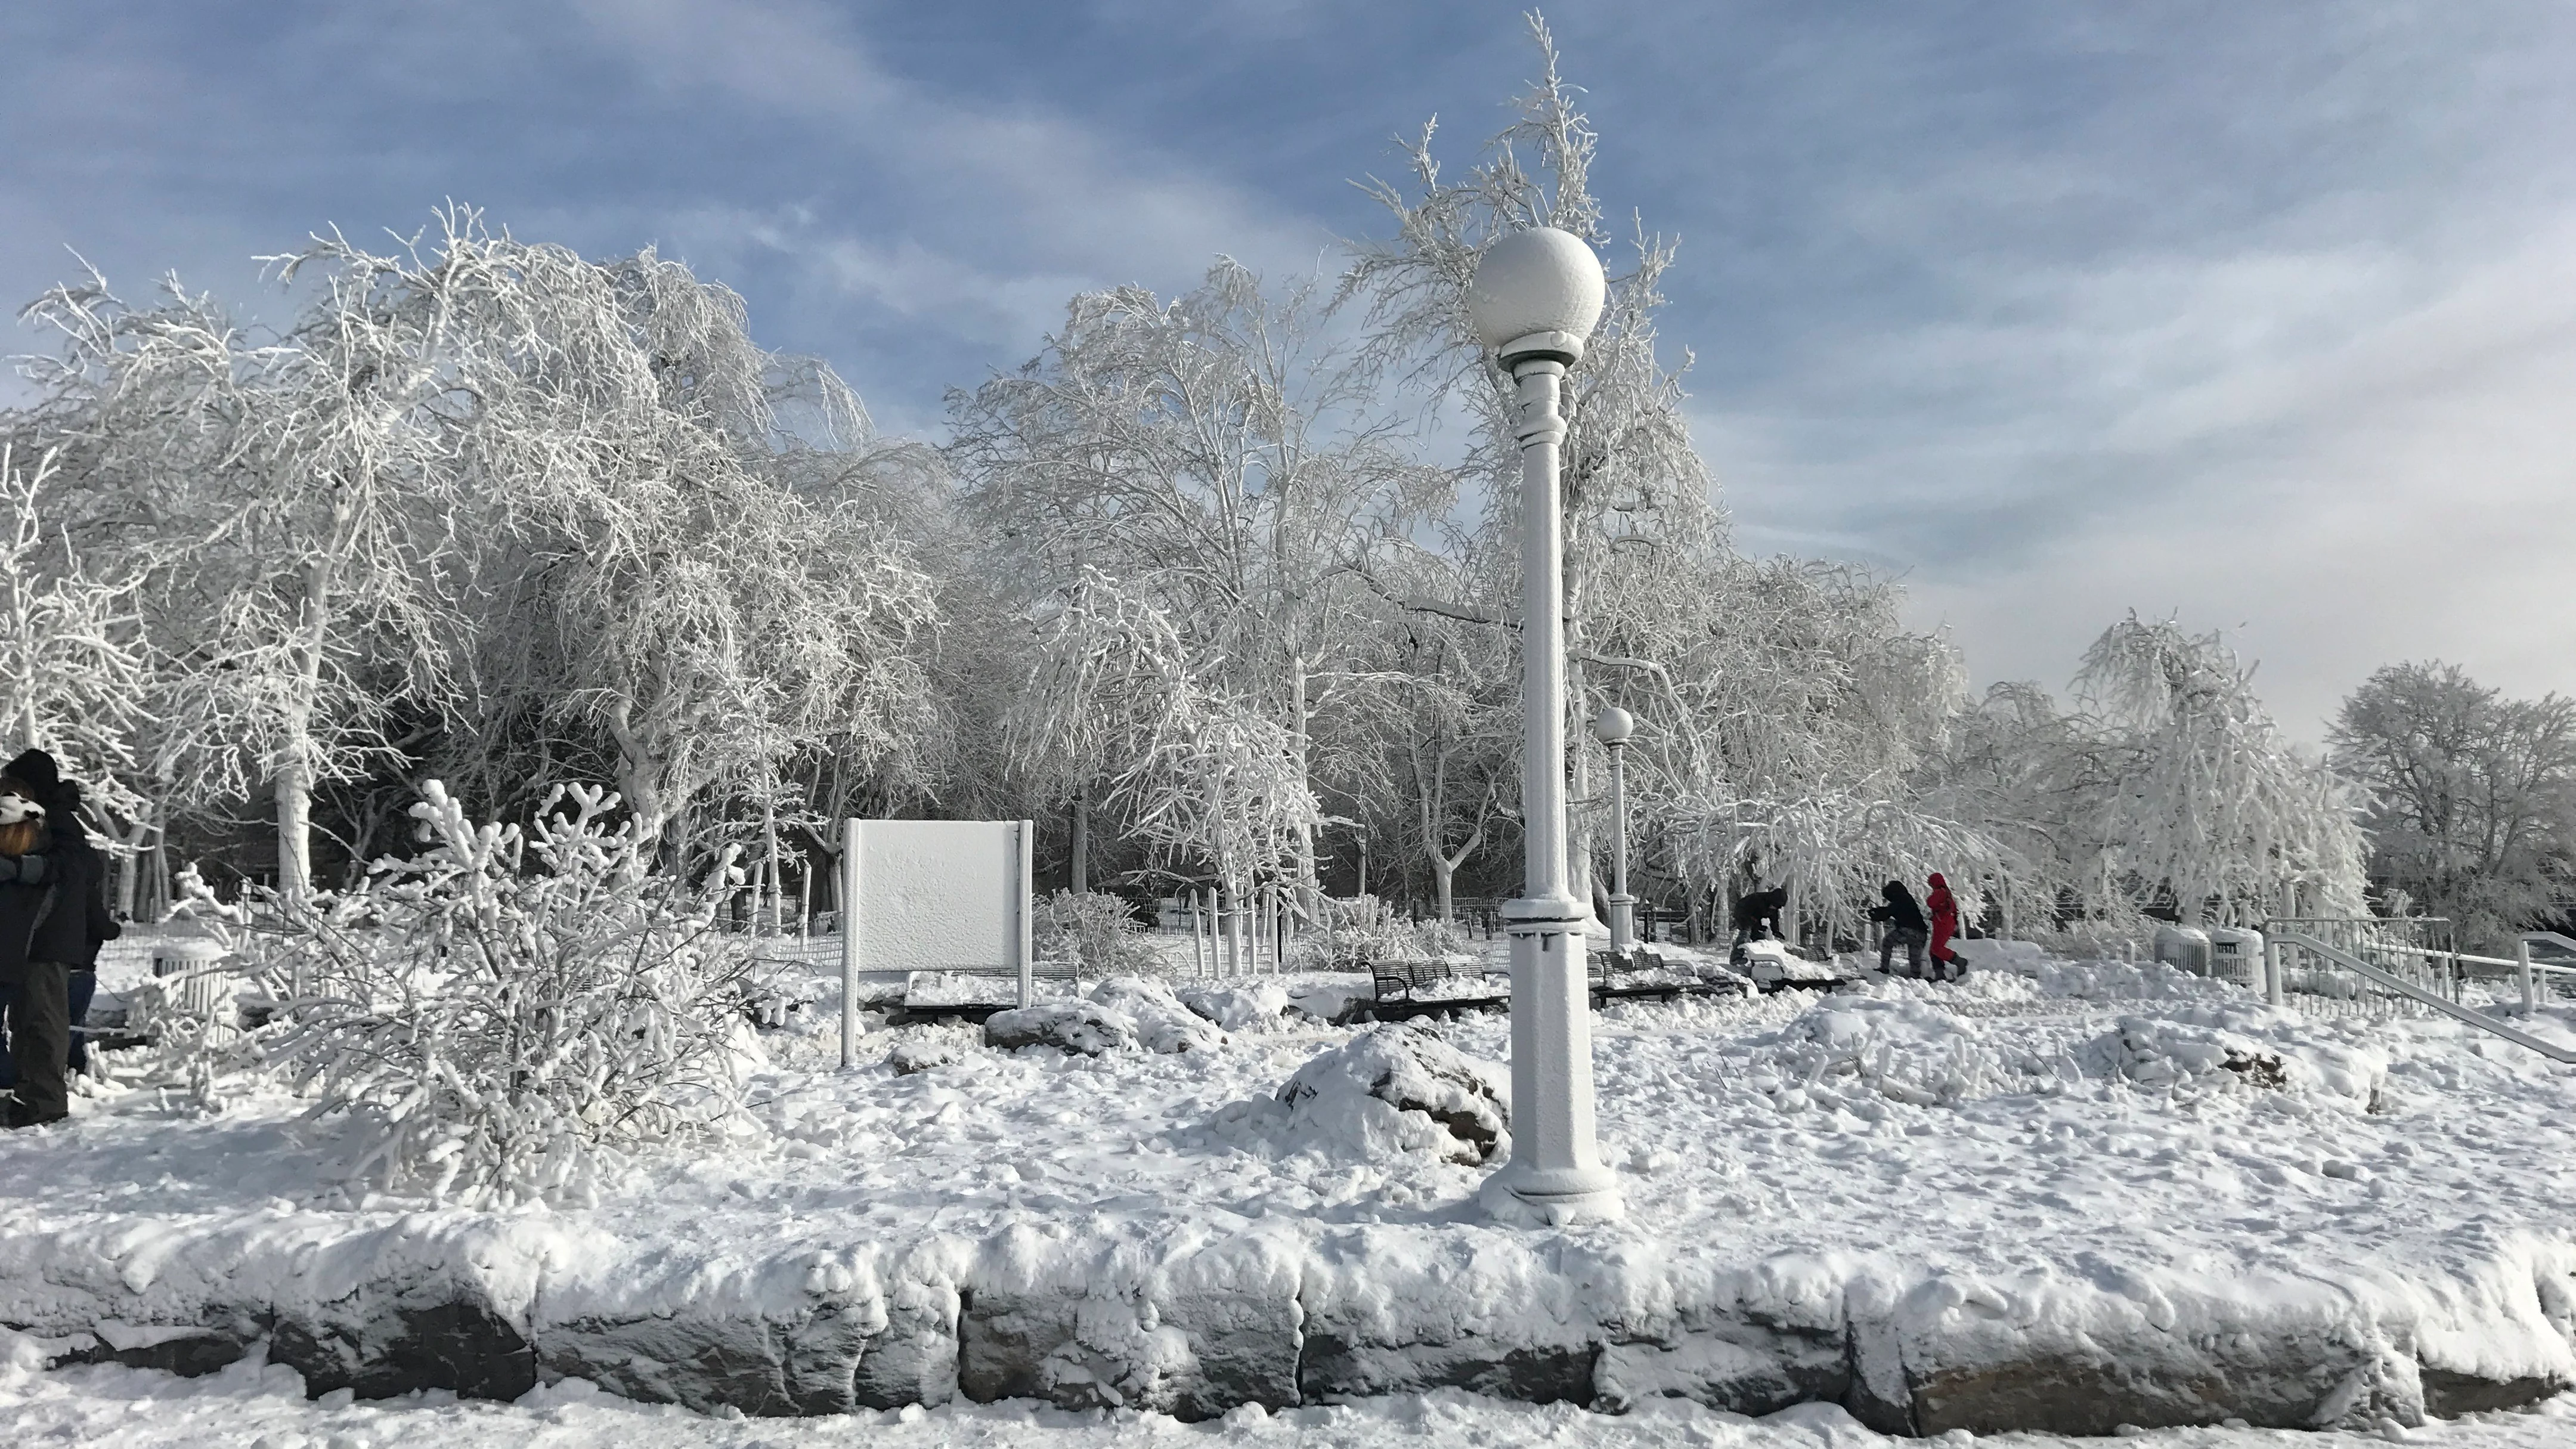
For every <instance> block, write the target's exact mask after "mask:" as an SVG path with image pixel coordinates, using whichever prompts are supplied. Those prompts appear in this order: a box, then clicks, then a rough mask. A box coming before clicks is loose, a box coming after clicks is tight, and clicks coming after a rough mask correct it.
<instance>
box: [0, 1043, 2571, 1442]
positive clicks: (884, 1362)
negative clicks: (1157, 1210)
mask: <svg viewBox="0 0 2576 1449" xmlns="http://www.w3.org/2000/svg"><path fill="white" fill-rule="evenodd" d="M1394 1044H1396V1043H1390V1045H1394ZM1372 1100H1378V1099H1372ZM1379 1105H1381V1106H1385V1105H1387V1104H1385V1103H1384V1102H1383V1101H1382V1100H1381V1101H1379ZM2470 1235H2471V1236H2474V1237H2475V1238H2476V1239H2477V1241H2476V1242H2475V1244H2474V1245H2473V1247H2471V1251H2470V1252H2469V1253H2467V1254H2466V1255H2465V1256H2464V1257H2463V1258H2462V1259H2461V1260H2460V1261H2458V1262H2457V1263H2456V1264H2455V1265H2454V1266H2453V1267H2451V1268H2450V1269H2448V1270H2447V1271H2446V1270H2439V1269H2436V1270H2432V1271H2429V1272H2428V1271H2426V1268H2425V1267H2424V1266H2421V1265H2419V1266H2416V1267H2415V1268H2413V1269H2412V1271H2409V1270H2408V1269H2407V1268H2405V1267H2401V1266H2400V1265H2398V1264H2394V1263H2390V1264H2385V1265H2379V1266H2374V1267H2371V1268H2368V1269H2366V1270H2364V1271H2361V1272H2358V1273H2347V1274H2345V1275H2341V1276H2337V1277H2335V1278H2332V1279H2328V1278H2324V1277H2313V1276H2308V1275H2303V1274H2292V1275H2281V1274H2263V1273H2256V1274H2250V1275H2248V1274H2238V1275H2234V1276H2231V1277H2227V1278H2223V1279H2212V1278H2208V1277H2202V1276H2196V1275H2158V1276H2155V1277H2152V1278H2150V1277H2148V1276H2145V1275H2141V1274H2136V1273H2131V1272H2128V1271H2126V1270H2121V1269H2118V1268H2116V1267H2114V1266H2113V1265H2108V1264H2096V1265H2094V1266H2093V1268H2092V1269H2091V1271H2090V1275H2089V1276H2077V1275H2069V1274H2062V1273H2045V1272H2043V1273H2033V1274H2028V1275H2014V1276H2004V1277H1993V1278H1987V1277H1978V1276H1972V1275H1961V1274H1955V1273H1950V1272H1945V1271H1941V1270H1937V1269H1930V1270H1927V1269H1925V1268H1922V1267H1919V1266H1912V1265H1908V1264H1905V1263H1901V1262H1896V1261H1891V1260H1887V1259H1884V1258H1880V1257H1874V1256H1872V1257H1860V1258H1836V1259H1830V1260H1829V1259H1825V1258H1819V1257H1815V1256H1811V1255H1802V1254H1794V1253H1780V1254H1773V1255H1769V1256H1766V1257H1762V1258H1760V1259H1756V1260H1751V1261H1745V1260H1736V1259H1731V1258H1729V1257H1728V1256H1727V1255H1726V1254H1725V1252H1724V1250H1723V1246H1722V1245H1711V1244H1705V1243H1682V1242H1673V1241H1666V1240H1661V1239H1654V1238H1646V1237H1621V1236H1606V1237H1605V1236H1601V1235H1598V1234H1595V1235H1579V1234H1565V1233H1519V1232H1511V1231H1506V1230H1502V1229H1497V1228H1493V1227H1489V1226H1485V1225H1482V1224H1478V1223H1462V1222H1450V1223H1438V1222H1425V1223H1420V1224H1412V1225H1388V1224H1378V1225H1352V1226H1336V1225H1332V1224H1328V1223H1323V1222H1319V1221H1313V1220H1283V1219H1277V1218H1272V1219H1265V1220H1259V1221H1252V1222H1240V1223H1238V1224H1237V1225H1235V1226H1234V1227H1232V1228H1219V1227H1218V1226H1217V1225H1215V1224H1212V1223H1209V1222H1205V1221H1195V1220H1183V1219H1163V1220H1157V1221H1147V1220H1130V1221H1128V1222H1126V1223H1124V1224H1120V1223H1117V1222H1114V1221H1107V1222H1099V1223H1096V1224H1095V1225H1094V1227H1093V1228H1092V1229H1091V1230H1089V1231H1085V1232H1067V1231H1066V1230H1065V1227H1064V1224H1062V1223H1061V1222H1059V1221H1055V1220H1051V1219H1045V1218H1032V1219H1029V1220H1027V1221H1024V1222H1020V1223H1017V1224H1014V1225H1011V1226H1008V1227H1005V1228H1003V1229H1001V1230H1000V1231H998V1232H996V1233H993V1234H991V1235H988V1236H984V1237H980V1238H971V1239H970V1238H960V1237H954V1236H950V1235H945V1234H939V1233H926V1234H924V1235H923V1236H921V1237H920V1238H918V1239H917V1240H914V1241H911V1242H906V1243H867V1242H863V1243H848V1244H825V1243H806V1244H793V1243H790V1244H780V1245H775V1246H761V1245H755V1244H744V1245H741V1246H740V1247H738V1248H729V1247H723V1246H718V1245H707V1244H680V1243H632V1242H627V1241H624V1240H621V1239H619V1238H617V1237H615V1236H613V1235H610V1234H607V1233H604V1232H600V1231H598V1230H595V1229H585V1228H577V1227H572V1226H570V1225H567V1224H565V1223H563V1222H561V1221H560V1220H549V1219H546V1218H542V1217H532V1216H526V1215H514V1216H495V1215H490V1214H480V1213H464V1212H452V1213H451V1212H442V1213H420V1214H411V1215H393V1214H382V1215H376V1216H375V1217H374V1218H373V1219H372V1220H371V1221H367V1222H364V1223H352V1222H350V1221H348V1220H347V1219H345V1218H337V1217H333V1216H329V1215H320V1214H284V1215H272V1214H250V1215H241V1216H233V1217H194V1218H189V1217H181V1218H147V1217H138V1216H132V1215H122V1214H95V1215H87V1216H85V1217H84V1218H82V1219H79V1220H75V1221H64V1220H60V1219H57V1220H55V1221H53V1222H50V1223H47V1222H43V1221H40V1220H38V1219H36V1218H35V1217H34V1216H33V1215H32V1214H23V1213H22V1214H14V1215H11V1217H10V1218H8V1219H7V1220H5V1221H0V1325H5V1326H6V1327H8V1328H10V1329H12V1330H15V1331H17V1332H20V1333H24V1334H27V1335H29V1336H30V1337H32V1338H35V1339H36V1340H38V1349H39V1351H40V1352H41V1353H42V1354H43V1356H44V1358H45V1359H46V1360H47V1361H48V1362H50V1363H54V1364H61V1363H69V1362H99V1361H103V1360H111V1359H112V1360H115V1361H118V1362H124V1363H130V1364H136V1365H143V1366H151V1367H161V1368H168V1369H171V1370H173V1371H177V1372H182V1373H189V1372H206V1371H209V1370H211V1369H213V1368H217V1367H220V1366H221V1364H222V1363H224V1362H227V1361H230V1360H231V1359H234V1358H238V1357H239V1356H241V1355H242V1354H243V1353H246V1352H249V1351H251V1350H252V1349H253V1348H254V1347H257V1346H259V1345H261V1344H263V1343H264V1344H265V1346H266V1351H267V1353H268V1355H269V1358H270V1360H271V1361H272V1362H280V1363H284V1364H287V1365H289V1366H291V1367H293V1368H295V1369H296V1370H297V1371H298V1372H299V1373H301V1374H303V1375H304V1377H305V1382H306V1385H307V1388H308V1390H309V1391H310V1392H313V1393H315V1394H321V1393H325V1392H328V1391H331V1390H333V1389H339V1388H348V1389H351V1390H353V1391H355V1392H356V1393H358V1394H359V1395H362V1396H366V1397H383V1396H388V1395H394V1394H400V1393H404V1392H407V1391H410V1390H414V1389H426V1388H447V1389H453V1390H455V1391H457V1392H458V1393H460V1394H465V1395H468V1396H475V1397H489V1398H510V1397H514V1396H516V1395H517V1394H519V1393H523V1392H525V1391H526V1390H527V1389H528V1388H529V1387H530V1386H532V1384H534V1383H537V1382H554V1381H557V1380H559V1379H563V1378H582V1379H586V1380H590V1381H592V1382H595V1383H597V1384H599V1385H601V1386H602V1387H604V1388H607V1389H609V1390H610V1391H612V1392H615V1393H618V1394H621V1395H624V1396H627V1397H630V1398H634V1399H639V1400H645V1401H653V1402H671V1403H679V1404H684V1405H687V1406H689V1407H691V1408H695V1409H698V1410H701V1411H713V1410H720V1409H725V1408H731V1409H735V1410H740V1411H744V1412H748V1413H753V1414H763V1415H800V1414H826V1413H843V1412H848V1411H850V1410H852V1409H855V1408H891V1407H900V1406H902V1405H904V1404H909V1403H922V1404H932V1405H935V1404H939V1403H944V1402H947V1401H948V1400H950V1399H952V1398H955V1397H960V1396H963V1397H965V1398H969V1399H973V1400H977V1401H991V1400H995V1399H1005V1398H1024V1399H1036V1400H1041V1401H1045V1402H1050V1403H1053V1404H1055V1405H1057V1406H1059V1407H1063V1408H1073V1409H1084V1408H1102V1407H1123V1408H1130V1409H1138V1410H1152V1411H1156V1412H1163V1413H1171V1414H1175V1415H1178V1416H1180V1417H1183V1418H1187V1419H1204V1418H1210V1417H1214V1416H1216V1415H1218V1414H1222V1413H1223V1412H1225V1411H1226V1410H1227V1409H1229V1408H1231V1407H1233V1406H1235V1405H1238V1404H1244V1403H1259V1404H1263V1405H1264V1406H1266V1407H1271V1408H1278V1407H1284V1406H1286V1405H1290V1404H1299V1403H1303V1404H1317V1403H1333V1402H1340V1401H1344V1400H1348V1399H1352V1398H1358V1397H1364V1396H1369V1395H1377V1394H1388V1393H1414V1392H1422V1391H1426V1390H1429V1389H1434V1388H1440V1387H1456V1388H1463V1389H1468V1390H1471V1391H1474V1392H1479V1393H1485V1394H1490V1395H1495V1396H1498V1397H1509V1398H1519V1399H1527V1400H1535V1401H1542V1402H1546V1401H1557V1400H1565V1401H1571V1402H1576V1403H1585V1404H1590V1405H1592V1406H1594V1407H1597V1408H1601V1409H1608V1410H1616V1409H1621V1408H1625V1407H1629V1406H1632V1405H1635V1404H1637V1403H1640V1402H1643V1401H1644V1400H1646V1399H1649V1398H1652V1397H1656V1396H1680V1397H1687V1398H1690V1399H1693V1400H1696V1401H1698V1402H1701V1403H1704V1404H1708V1405H1710V1406H1712V1407H1716V1408H1721V1409H1725V1410H1728V1411H1730V1412H1735V1413H1742V1414H1755V1415H1758V1414H1766V1413H1771V1412H1775V1411H1777V1410H1779V1409H1783V1408H1787V1407H1790V1406H1792V1405H1795V1404H1800V1403H1813V1402H1828V1403H1840V1404H1842V1405H1844V1406H1845V1407H1846V1408H1848V1409H1850V1410H1851V1411H1852V1412H1853V1413H1854V1414H1855V1415H1856V1416H1858V1417H1859V1418H1860V1419H1861V1420H1862V1421H1863V1422H1865V1423H1867V1424H1869V1425H1871V1426H1872V1427H1874V1428H1877V1429H1879V1430H1880V1431H1882V1432H1891V1433H1911V1434H1925V1435H1934V1434H1940V1433H1944V1432H1946V1431H1948V1430H1951V1429H1968V1430H1971V1431H1973V1432H1976V1433H1981V1434H1982V1433H1990V1432H2003V1431H2009V1430H2016V1429H2021V1430H2036V1431H2044V1432H2053V1433H2061V1434H2104V1433H2108V1432H2110V1431H2111V1430H2113V1429H2114V1428H2115V1427H2117V1426H2118V1425H2121V1424H2138V1425H2142V1426H2146V1427H2162V1426H2173V1425H2189V1424H2213V1423H2217V1422H2219V1421H2221V1420H2224V1419H2228V1418H2241V1419H2244V1420H2247V1421H2249V1422H2250V1423H2252V1424H2255V1425H2257V1426H2263V1427H2274V1428H2333V1427H2343V1428H2368V1427H2370V1426H2372V1425H2375V1424H2377V1423H2379V1422H2380V1421H2382V1420H2391V1421H2394V1422H2396V1423H2399V1424H2404V1425H2414V1424H2419V1423H2421V1422H2423V1421H2424V1419H2425V1418H2427V1417H2428V1416H2449V1415H2456V1414H2460V1413H2465V1412H2471V1411H2476V1410H2488V1409H2496V1408H2505V1407H2512V1406H2515V1405H2518V1404H2525V1403H2530V1402H2533V1401H2535V1400H2538V1399H2541V1398H2545V1397H2547V1396H2549V1395H2550V1394H2553V1393H2555V1392H2558V1391H2559V1390H2562V1389H2564V1388H2566V1387H2568V1386H2570V1385H2571V1384H2576V1354H2572V1353H2571V1349H2570V1345H2569V1341H2568V1337H2567V1328H2566V1327H2565V1325H2567V1324H2568V1323H2570V1322H2571V1321H2576V1287H2571V1284H2576V1243H2571V1242H2568V1241H2565V1240H2564V1239H2563V1238H2560V1237H2556V1236H2551V1237H2543V1236H2540V1235H2535V1234H2530V1233H2512V1232H2507V1233H2496V1232H2472V1233H2471V1234H2470ZM2463 1246H2469V1245H2465V1244H2464V1245H2463Z"/></svg>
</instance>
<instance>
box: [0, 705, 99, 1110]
mask: <svg viewBox="0 0 2576 1449" xmlns="http://www.w3.org/2000/svg"><path fill="white" fill-rule="evenodd" d="M8 772H9V773H10V774H12V775H14V776H16V777H17V778H19V779H21V780H24V781H26V782H27V784H29V785H30V786H32V787H34V788H35V789H36V790H37V791H38V792H40V794H41V796H42V798H41V799H40V800H39V801H38V803H39V804H41V805H43V806H44V807H45V823H46V830H47V837H46V841H45V850H44V853H43V857H42V864H41V865H40V866H38V867H37V868H36V869H35V870H34V871H30V870H29V868H28V861H27V860H22V861H21V864H20V880H21V881H22V882H25V881H26V880H27V878H28V876H29V875H31V874H33V875H37V876H39V877H40V879H41V884H26V883H21V884H18V885H15V886H13V887H10V888H9V889H8V890H7V891H5V892H0V895H5V896H7V897H10V898H12V899H7V900H0V916H8V915H13V914H14V910H13V909H12V908H13V907H14V906H15V905H16V904H18V902H17V901H15V900H14V897H16V896H17V895H19V894H21V893H29V892H32V893H36V894H38V895H45V894H47V893H49V894H50V899H49V903H48V904H46V905H45V906H44V907H43V908H42V909H41V910H39V911H37V912H36V913H35V917H36V918H35V919H34V920H33V921H32V927H33V928H32V930H30V931H29V932H28V934H27V938H26V946H25V951H24V956H23V957H20V958H17V959H14V960H13V959H11V956H14V955H15V953H14V952H11V953H10V954H9V955H0V971H7V970H8V969H9V968H10V967H12V966H15V967H16V972H15V974H16V979H17V988H18V989H17V992H16V994H15V997H14V999H13V1000H12V1001H11V1003H10V1013H9V1014H10V1022H9V1054H10V1058H11V1060H12V1062H13V1064H14V1065H15V1066H16V1067H17V1069H18V1097H17V1101H16V1102H15V1103H13V1104H12V1105H11V1106H10V1108H9V1112H8V1125H9V1126H11V1127H29V1126H39V1125H42V1124H43V1123H47V1122H58V1121H61V1120H62V1119H63V1118H64V1117H65V1116H67V1115H69V1114H70V1111H71V1090H70V1083H69V1081H68V1078H67V1074H68V1072H69V1071H70V1063H71V1041H72V1027H73V1026H74V1025H75V1023H74V1021H73V1019H72V1014H71V979H72V976H73V974H74V973H75V972H87V971H93V970H95V969H96V967H97V965H98V948H99V946H100V944H101V943H103V942H106V941H110V940H113V939H115V938H116V937H117V935H119V934H120V931H119V928H118V926H117V924H116V918H115V917H114V916H112V915H110V914H108V910H107V865H106V862H105V861H104V860H102V859H101V858H100V856H99V853H98V850H97V848H96V847H94V846H92V845H91V844H90V843H89V835H88V833H87V832H85V831H83V830H82V829H81V825H80V819H79V815H80V789H79V787H78V786H77V785H73V784H71V783H70V782H68V781H66V780H64V779H63V778H62V775H61V771H60V769H59V767H57V766H56V765H55V763H54V757H53V756H51V755H49V754H47V753H45V752H44V751H43V750H29V751H27V752H26V753H24V754H22V755H20V756H18V758H16V759H14V760H11V761H10V762H9V765H8ZM30 859H32V858H30ZM6 935H7V937H8V939H7V940H6V941H5V942H0V949H5V948H8V947H14V946H15V945H16V943H17V933H16V931H15V929H14V928H12V929H10V930H8V931H7V932H6ZM94 979H95V978H93V980H94Z"/></svg>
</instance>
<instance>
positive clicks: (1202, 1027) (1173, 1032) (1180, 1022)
mask: <svg viewBox="0 0 2576 1449" xmlns="http://www.w3.org/2000/svg"><path fill="white" fill-rule="evenodd" d="M1091 1000H1092V1003H1093V1004H1094V1005H1097V1006H1103V1007H1106V1008H1108V1009H1109V1010H1111V1011H1115V1012H1120V1013H1123V1014H1124V1015H1125V1016H1126V1017H1127V1019H1128V1020H1130V1021H1132V1022H1134V1023H1135V1024H1136V1027H1135V1030H1136V1042H1137V1044H1138V1045H1139V1046H1142V1047H1143V1048H1144V1049H1145V1050H1147V1051H1149V1052H1162V1053H1165V1054H1167V1055H1168V1054H1170V1053H1173V1052H1212V1051H1215V1050H1217V1049H1218V1048H1220V1047H1223V1046H1224V1045H1225V1033H1224V1032H1223V1031H1220V1030H1218V1029H1217V1026H1216V1024H1214V1023H1212V1022H1210V1021H1209V1020H1208V1019H1207V1018H1206V1017H1204V1016H1201V1015H1199V1014H1198V1013H1197V1012H1195V1011H1192V1010H1191V1009H1190V1008H1189V1007H1187V1006H1184V1005H1182V1004H1181V998H1180V997H1178V996H1176V995H1174V994H1173V993H1172V988H1171V987H1170V986H1168V985H1166V984H1164V983H1163V982H1160V981H1156V980H1154V979H1152V978H1151V977H1145V976H1112V977H1110V978H1109V979H1108V980H1106V981H1103V982H1101V983H1100V984H1099V985H1098V986H1095V987H1093V988H1092V990H1091Z"/></svg>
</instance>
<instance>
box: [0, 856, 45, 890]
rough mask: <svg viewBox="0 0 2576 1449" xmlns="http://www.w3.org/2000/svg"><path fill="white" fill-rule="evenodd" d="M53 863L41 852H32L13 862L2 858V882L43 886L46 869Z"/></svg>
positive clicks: (0, 863)
mask: <svg viewBox="0 0 2576 1449" xmlns="http://www.w3.org/2000/svg"><path fill="white" fill-rule="evenodd" d="M52 863H53V862H52V861H50V860H48V859H46V857H45V853H44V852H43V851H41V850H31V851H28V852H27V853H26V854H25V855H22V856H19V857H18V858H17V859H15V860H11V859H9V858H8V857H6V856H0V882H5V881H13V880H14V881H16V882H17V883H18V884H20V885H43V884H44V883H45V868H46V867H47V866H49V865H51V864H52Z"/></svg>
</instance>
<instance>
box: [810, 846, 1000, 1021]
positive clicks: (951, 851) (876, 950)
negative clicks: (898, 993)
mask: <svg viewBox="0 0 2576 1449" xmlns="http://www.w3.org/2000/svg"><path fill="white" fill-rule="evenodd" d="M1031 836H1032V832H1031V831H1030V828H1029V822H1028V821H1025V820H851V821H847V822H845V825H844V831H843V836H842V848H843V858H842V869H843V870H845V871H847V872H848V873H849V874H848V876H847V878H845V879H844V881H843V883H842V884H843V895H842V897H841V899H842V900H843V901H845V902H848V903H849V906H850V909H849V910H847V911H845V912H844V913H843V915H842V921H841V1065H843V1066H845V1067H846V1066H849V1065H851V1064H852V1062H853V1061H854V1059H855V1056H854V1054H855V1052H856V1049H857V1041H858V989H857V988H858V982H859V978H860V977H862V976H873V977H895V976H901V975H904V974H907V973H910V972H914V971H1007V972H1010V973H1012V974H1014V975H1016V976H1018V977H1019V981H1020V1004H1021V1005H1022V1006H1026V1005H1028V1004H1029V995H1030V985H1031V983H1030V979H1029V967H1030V964H1031V963H1030V961H1029V924H1030V923H1029V911H1030V906H1031V902H1030V898H1029V890H1030V871H1029V847H1030V844H1031Z"/></svg>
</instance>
